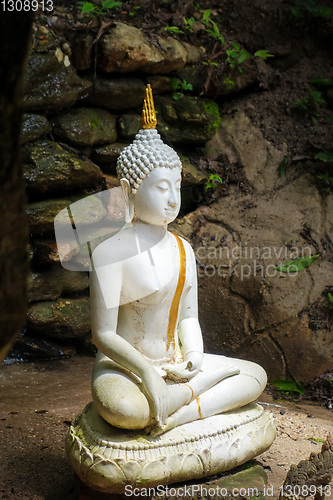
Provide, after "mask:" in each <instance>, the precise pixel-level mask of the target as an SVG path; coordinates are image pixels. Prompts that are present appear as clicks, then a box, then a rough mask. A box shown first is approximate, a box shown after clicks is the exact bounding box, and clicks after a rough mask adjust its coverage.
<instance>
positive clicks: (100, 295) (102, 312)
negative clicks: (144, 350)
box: [90, 264, 155, 379]
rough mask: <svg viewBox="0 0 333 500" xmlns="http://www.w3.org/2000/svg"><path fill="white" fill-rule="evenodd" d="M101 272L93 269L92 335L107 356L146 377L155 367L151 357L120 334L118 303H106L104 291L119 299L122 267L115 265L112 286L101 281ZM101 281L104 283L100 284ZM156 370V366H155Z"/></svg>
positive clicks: (91, 273)
mask: <svg viewBox="0 0 333 500" xmlns="http://www.w3.org/2000/svg"><path fill="white" fill-rule="evenodd" d="M99 276H100V274H99V275H98V273H96V271H95V270H93V271H91V272H90V317H91V332H92V339H93V342H94V344H95V345H96V347H97V349H99V350H100V351H101V352H102V353H103V354H105V356H108V357H109V358H110V359H112V360H113V361H115V362H116V363H118V364H119V365H121V366H122V367H124V368H126V369H127V370H130V371H131V372H133V373H135V374H136V375H138V376H139V377H140V378H141V379H143V378H145V377H146V376H147V375H148V374H149V373H150V372H151V370H153V368H152V367H151V366H150V364H149V363H148V361H147V360H146V359H145V358H144V357H143V356H142V355H141V354H140V353H139V352H138V351H137V349H135V347H133V346H132V345H131V344H130V343H129V342H127V340H125V339H124V338H122V337H120V336H119V335H118V334H117V323H118V307H110V308H109V309H108V308H107V307H106V304H105V302H106V300H105V297H104V295H105V294H112V302H113V303H118V304H119V301H120V291H121V282H122V269H121V264H120V265H119V266H113V269H112V280H111V283H110V286H108V281H109V280H107V281H106V285H105V283H100V279H99ZM101 285H102V286H101ZM154 371H155V370H154Z"/></svg>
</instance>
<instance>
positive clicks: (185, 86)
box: [171, 78, 193, 101]
mask: <svg viewBox="0 0 333 500" xmlns="http://www.w3.org/2000/svg"><path fill="white" fill-rule="evenodd" d="M171 85H172V88H173V90H174V94H173V96H172V97H173V98H174V100H175V101H178V99H182V97H184V93H183V91H185V90H193V86H192V84H191V83H187V81H186V80H185V79H184V80H183V81H182V82H179V80H178V79H177V78H173V79H172V80H171ZM177 90H179V92H177Z"/></svg>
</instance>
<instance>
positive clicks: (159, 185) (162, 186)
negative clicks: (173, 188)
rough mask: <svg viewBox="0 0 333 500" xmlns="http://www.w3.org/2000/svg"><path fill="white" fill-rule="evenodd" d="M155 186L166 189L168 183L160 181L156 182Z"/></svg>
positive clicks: (162, 189)
mask: <svg viewBox="0 0 333 500" xmlns="http://www.w3.org/2000/svg"><path fill="white" fill-rule="evenodd" d="M157 187H158V189H160V190H161V191H166V190H167V189H168V185H167V183H166V182H163V183H162V182H161V184H157Z"/></svg>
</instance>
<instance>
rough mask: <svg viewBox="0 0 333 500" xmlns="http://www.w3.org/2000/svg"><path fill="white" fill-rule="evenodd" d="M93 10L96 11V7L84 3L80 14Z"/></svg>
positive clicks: (89, 3)
mask: <svg viewBox="0 0 333 500" xmlns="http://www.w3.org/2000/svg"><path fill="white" fill-rule="evenodd" d="M95 9H96V5H94V4H93V3H91V2H86V3H85V4H84V6H83V7H82V14H85V13H86V12H92V11H93V10H95Z"/></svg>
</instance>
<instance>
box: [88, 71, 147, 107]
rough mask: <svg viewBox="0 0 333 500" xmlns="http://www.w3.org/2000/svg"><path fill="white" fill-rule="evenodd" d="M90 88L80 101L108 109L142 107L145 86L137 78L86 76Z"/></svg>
mask: <svg viewBox="0 0 333 500" xmlns="http://www.w3.org/2000/svg"><path fill="white" fill-rule="evenodd" d="M88 78H89V79H90V81H91V82H92V88H91V89H90V91H89V94H88V95H87V97H85V98H84V99H82V100H81V102H84V103H87V104H91V105H93V106H100V107H102V108H105V109H108V110H109V111H122V110H125V109H131V108H136V107H142V103H143V100H144V97H145V89H146V86H145V84H144V82H143V81H142V80H140V79H139V78H105V77H101V76H97V77H96V78H93V77H92V76H91V77H88Z"/></svg>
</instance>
